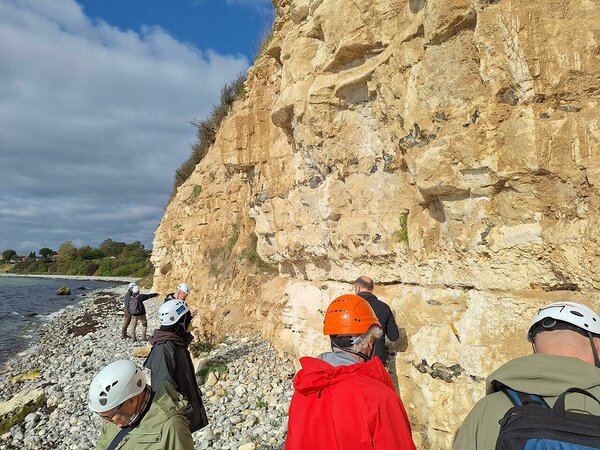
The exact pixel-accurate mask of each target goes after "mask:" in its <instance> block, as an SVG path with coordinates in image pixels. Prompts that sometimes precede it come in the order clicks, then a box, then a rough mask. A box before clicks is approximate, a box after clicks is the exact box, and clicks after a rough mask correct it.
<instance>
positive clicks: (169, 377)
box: [144, 300, 208, 433]
mask: <svg viewBox="0 0 600 450" xmlns="http://www.w3.org/2000/svg"><path fill="white" fill-rule="evenodd" d="M189 311H190V309H189V307H188V305H187V304H186V303H185V302H184V301H183V300H169V301H166V302H164V303H163V304H162V305H161V306H160V308H159V310H158V317H159V321H160V328H159V329H157V330H154V334H153V335H152V337H151V338H150V343H151V344H152V350H151V351H150V355H148V358H147V359H146V362H144V367H147V368H148V369H150V373H151V378H150V384H151V385H152V390H153V391H154V390H156V389H157V388H158V387H160V386H161V385H162V384H163V383H164V382H165V381H166V382H169V383H170V384H172V385H173V386H174V387H175V389H176V390H177V391H178V392H179V393H181V394H182V395H183V397H184V398H185V399H186V400H187V401H188V405H187V407H186V408H185V410H184V411H183V415H184V416H185V418H186V419H187V420H188V423H189V425H190V430H191V431H192V433H193V432H194V431H197V430H199V429H201V428H203V427H205V426H206V425H208V418H207V416H206V410H205V409H204V404H203V403H202V393H201V392H200V388H199V387H198V381H197V380H196V371H195V370H194V364H193V363H192V358H191V357H190V352H189V350H188V346H189V345H190V343H191V342H192V339H193V336H192V334H191V333H190V332H188V327H189V325H190V322H191V315H190V314H189Z"/></svg>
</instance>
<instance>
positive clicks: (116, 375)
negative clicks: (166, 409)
mask: <svg viewBox="0 0 600 450" xmlns="http://www.w3.org/2000/svg"><path fill="white" fill-rule="evenodd" d="M145 388H146V377H145V376H144V373H143V372H142V371H141V369H140V368H139V367H138V366H137V365H136V364H135V363H134V362H133V361H129V360H128V359H121V360H119V361H115V362H112V363H110V364H109V365H108V366H106V367H105V368H104V369H102V370H101V371H100V372H98V374H97V375H96V376H95V377H94V379H93V380H92V382H91V383H90V390H89V392H88V407H89V408H90V409H91V410H92V411H94V412H97V413H102V412H106V411H110V410H111V409H114V408H116V407H117V406H119V405H120V404H122V403H123V402H124V401H125V400H129V399H130V398H132V397H135V396H136V395H138V394H139V393H141V392H142V391H143V390H144V389H145Z"/></svg>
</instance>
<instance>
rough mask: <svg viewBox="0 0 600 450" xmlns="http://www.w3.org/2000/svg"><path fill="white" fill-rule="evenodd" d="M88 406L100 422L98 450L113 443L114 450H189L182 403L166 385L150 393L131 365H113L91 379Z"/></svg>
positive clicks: (139, 372)
mask: <svg viewBox="0 0 600 450" xmlns="http://www.w3.org/2000/svg"><path fill="white" fill-rule="evenodd" d="M88 406H89V408H90V409H91V410H92V411H94V412H95V413H97V414H99V415H100V416H101V417H102V418H103V419H104V420H103V424H102V430H101V432H100V437H99V438H98V441H97V443H96V448H97V449H98V450H106V449H108V448H109V447H110V446H111V443H112V442H113V441H115V446H114V447H113V448H114V449H115V450H193V448H194V441H193V440H192V433H191V432H190V428H189V426H188V422H187V420H186V419H185V417H184V416H183V415H182V411H183V410H184V408H185V406H186V401H185V400H184V399H183V397H182V396H181V395H180V394H179V393H178V392H177V391H175V389H174V388H173V386H171V385H170V384H169V383H163V384H162V386H161V387H160V388H159V389H158V390H157V391H156V393H154V394H153V393H152V391H151V390H150V388H149V386H147V385H146V378H145V376H144V373H143V372H142V370H141V369H140V368H139V367H138V366H137V365H136V364H135V363H133V362H132V361H129V360H119V361H115V362H113V363H111V364H109V365H108V366H106V367H105V368H104V369H102V370H101V371H100V372H98V374H97V375H96V376H95V377H94V379H93V380H92V382H91V384H90V388H89V392H88Z"/></svg>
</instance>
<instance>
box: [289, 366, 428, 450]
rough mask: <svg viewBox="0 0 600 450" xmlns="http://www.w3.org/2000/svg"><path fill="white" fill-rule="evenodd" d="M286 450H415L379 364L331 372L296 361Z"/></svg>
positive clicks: (399, 403) (331, 368) (402, 412)
mask: <svg viewBox="0 0 600 450" xmlns="http://www.w3.org/2000/svg"><path fill="white" fill-rule="evenodd" d="M300 364H301V365H302V369H301V370H300V371H299V372H298V373H297V374H296V376H295V377H294V389H295V390H296V392H295V393H294V396H293V397H292V402H291V403H290V410H289V417H288V434H287V439H286V442H285V450H300V449H302V450H367V449H369V450H416V449H415V444H414V443H413V440H412V436H411V432H410V424H409V423H408V417H407V416H406V411H405V410H404V406H403V405H402V401H401V400H400V398H399V397H398V395H397V394H396V391H395V390H394V387H393V385H392V380H391V379H390V376H389V375H388V373H387V372H386V370H385V368H384V367H383V364H382V363H381V361H380V360H379V358H373V359H372V360H370V361H368V362H365V363H356V364H351V365H348V366H338V367H334V366H332V365H330V364H329V363H327V362H325V361H322V360H320V359H317V358H309V357H304V358H300Z"/></svg>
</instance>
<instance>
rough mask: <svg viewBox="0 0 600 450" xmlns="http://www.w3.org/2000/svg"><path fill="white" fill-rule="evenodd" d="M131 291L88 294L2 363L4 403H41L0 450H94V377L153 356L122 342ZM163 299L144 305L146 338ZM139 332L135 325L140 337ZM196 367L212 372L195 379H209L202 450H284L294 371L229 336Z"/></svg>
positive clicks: (261, 343) (4, 437) (199, 439)
mask: <svg viewBox="0 0 600 450" xmlns="http://www.w3.org/2000/svg"><path fill="white" fill-rule="evenodd" d="M125 291H126V286H116V287H111V288H106V289H104V288H100V289H95V290H94V291H90V292H89V293H87V296H86V297H87V298H85V297H84V298H83V299H82V301H80V302H77V303H75V304H73V306H72V307H67V308H64V309H61V310H59V311H57V312H56V313H53V315H52V317H50V318H49V319H50V320H48V321H44V322H42V323H40V326H39V328H38V329H37V331H36V334H35V335H34V339H33V340H32V341H31V344H30V345H29V347H28V348H26V349H24V350H22V351H20V352H19V353H17V354H15V355H13V357H11V358H10V359H9V360H7V361H5V362H4V363H2V364H1V365H0V406H2V407H4V405H6V403H7V402H8V401H9V400H10V401H13V400H14V399H21V400H22V401H25V399H27V400H29V399H31V398H32V396H33V399H34V400H35V401H36V402H38V403H36V404H39V405H40V406H39V409H38V410H37V411H34V412H31V413H29V414H27V415H26V416H25V417H22V418H20V420H18V421H17V424H16V425H13V426H12V427H11V428H10V430H8V431H6V432H4V433H3V434H0V450H16V449H19V450H21V449H40V448H64V449H80V448H95V442H96V439H97V437H98V432H99V430H100V426H101V422H102V420H101V418H100V417H99V416H98V415H96V414H93V413H92V412H91V411H90V410H89V409H88V406H87V392H88V388H89V383H90V381H91V379H92V377H93V376H94V375H95V374H96V373H97V372H98V371H99V370H100V369H101V368H103V367H104V366H106V365H107V364H108V363H110V362H112V361H115V360H117V359H130V360H132V361H134V362H135V363H136V364H137V365H138V366H140V367H142V365H143V362H144V358H145V354H146V353H143V351H142V354H139V356H136V352H139V351H140V350H142V349H144V348H146V350H147V351H149V349H150V347H149V344H148V343H147V342H143V343H140V344H141V345H138V344H136V345H134V344H133V343H132V342H131V340H121V339H120V332H121V324H122V321H123V311H122V304H121V301H122V296H123V295H124V294H125ZM161 297H162V296H159V297H156V298H154V299H150V300H148V301H146V302H144V304H145V306H146V310H147V318H148V337H150V336H151V335H152V331H153V330H154V329H155V328H158V326H159V323H158V314H157V312H158V308H159V307H160V305H161V304H162V298H161ZM140 331H141V330H140V327H139V326H138V330H137V334H138V337H139V336H140ZM199 331H200V330H199ZM194 363H195V366H196V368H197V369H196V370H200V368H202V370H203V371H205V372H204V375H202V372H198V373H197V376H199V377H208V378H204V379H206V384H204V385H201V386H200V389H201V391H202V395H203V400H204V404H205V407H206V410H207V413H208V415H209V425H208V426H207V427H205V428H204V429H202V430H200V431H198V432H196V433H194V434H193V438H194V448H195V449H197V450H198V449H200V450H207V449H212V450H219V449H222V450H225V449H229V450H238V449H239V448H253V449H256V448H258V449H264V450H267V449H268V450H282V449H283V442H284V441H285V434H286V430H287V408H288V405H289V401H290V399H291V395H292V382H291V380H292V377H293V374H294V373H295V369H294V365H293V363H292V361H291V360H289V359H287V358H282V357H280V356H278V355H277V352H276V351H275V350H274V349H273V348H272V347H271V345H270V344H269V343H268V342H267V341H265V340H264V339H261V338H260V337H259V336H255V335H252V336H230V337H227V338H224V339H223V340H222V341H221V342H220V343H219V344H215V346H214V348H213V349H212V351H211V352H210V353H201V354H200V355H199V358H194ZM143 370H144V372H145V374H146V379H147V380H148V381H150V376H149V372H148V371H147V369H143ZM20 376H22V379H21V380H20V381H17V382H14V377H20ZM11 379H12V380H11ZM2 411H3V412H5V410H4V409H2ZM14 414H15V413H14V412H13V413H11V414H9V416H10V417H12V416H13V415H14ZM3 417H7V416H3ZM3 417H0V418H3Z"/></svg>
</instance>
